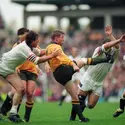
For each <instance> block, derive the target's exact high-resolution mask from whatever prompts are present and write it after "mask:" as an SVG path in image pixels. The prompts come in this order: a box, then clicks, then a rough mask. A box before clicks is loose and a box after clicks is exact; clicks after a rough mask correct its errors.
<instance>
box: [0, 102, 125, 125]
mask: <svg viewBox="0 0 125 125" xmlns="http://www.w3.org/2000/svg"><path fill="white" fill-rule="evenodd" d="M117 107H118V103H99V104H97V106H96V107H95V108H94V109H86V110H85V113H84V115H85V116H86V117H88V118H90V121H89V122H88V123H80V122H79V121H78V118H77V120H76V121H69V114H70V108H71V104H70V103H64V104H63V105H62V106H58V104H57V103H36V104H35V106H34V108H33V112H32V116H31V121H30V122H29V123H20V124H22V125H24V124H27V125H81V124H86V125H125V113H124V114H123V115H121V116H119V117H118V118H113V117H112V114H113V113H114V111H115V109H116V108H117ZM23 112H24V105H22V107H21V109H20V115H21V117H23ZM0 125H12V123H11V122H4V123H3V122H0Z"/></svg>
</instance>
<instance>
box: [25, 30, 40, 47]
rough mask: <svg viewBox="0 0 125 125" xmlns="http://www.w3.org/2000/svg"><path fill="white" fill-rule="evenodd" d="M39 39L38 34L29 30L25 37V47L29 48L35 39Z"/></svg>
mask: <svg viewBox="0 0 125 125" xmlns="http://www.w3.org/2000/svg"><path fill="white" fill-rule="evenodd" d="M38 37H39V34H38V33H36V32H34V31H32V30H30V31H29V32H28V34H27V35H26V40H25V41H26V43H27V45H28V46H31V43H32V42H33V41H35V40H37V38H38Z"/></svg>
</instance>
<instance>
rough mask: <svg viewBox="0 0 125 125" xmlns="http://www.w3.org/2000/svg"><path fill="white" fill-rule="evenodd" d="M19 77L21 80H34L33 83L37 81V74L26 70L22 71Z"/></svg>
mask: <svg viewBox="0 0 125 125" xmlns="http://www.w3.org/2000/svg"><path fill="white" fill-rule="evenodd" d="M19 76H20V78H21V80H25V81H28V80H32V81H36V78H37V75H36V74H35V73H31V72H28V71H25V70H22V71H20V73H19Z"/></svg>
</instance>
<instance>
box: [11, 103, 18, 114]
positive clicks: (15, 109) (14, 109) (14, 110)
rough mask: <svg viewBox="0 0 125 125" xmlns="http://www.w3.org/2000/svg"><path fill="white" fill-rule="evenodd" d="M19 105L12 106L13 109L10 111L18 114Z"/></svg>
mask: <svg viewBox="0 0 125 125" xmlns="http://www.w3.org/2000/svg"><path fill="white" fill-rule="evenodd" d="M17 107H18V105H14V106H12V108H11V110H10V113H14V114H17Z"/></svg>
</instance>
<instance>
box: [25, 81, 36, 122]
mask: <svg viewBox="0 0 125 125" xmlns="http://www.w3.org/2000/svg"><path fill="white" fill-rule="evenodd" d="M35 84H36V83H35V82H34V81H32V80H29V81H28V82H27V84H26V95H27V102H26V105H25V115H24V119H25V121H26V122H28V121H29V120H30V114H31V111H32V108H33V105H34V100H33V92H34V90H35Z"/></svg>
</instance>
